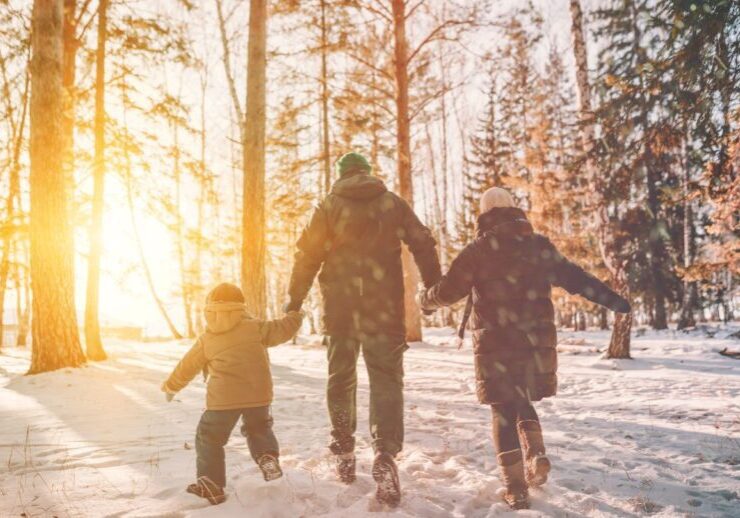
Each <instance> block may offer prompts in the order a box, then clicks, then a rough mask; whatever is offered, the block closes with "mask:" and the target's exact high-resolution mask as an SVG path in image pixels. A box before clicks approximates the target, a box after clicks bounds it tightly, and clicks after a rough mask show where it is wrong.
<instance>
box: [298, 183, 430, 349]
mask: <svg viewBox="0 0 740 518" xmlns="http://www.w3.org/2000/svg"><path fill="white" fill-rule="evenodd" d="M401 243H405V244H406V245H408V247H409V250H410V251H411V253H412V254H413V256H414V260H415V261H416V264H417V266H418V267H419V271H420V273H421V277H422V280H423V282H424V284H425V286H432V285H433V284H434V283H435V282H437V281H438V280H439V278H440V277H441V271H440V266H439V260H438V258H437V252H436V247H435V245H436V243H435V241H434V238H433V237H432V234H431V232H430V231H429V229H427V228H426V227H425V226H424V225H423V224H422V223H421V222H420V221H419V219H418V218H417V217H416V215H415V214H414V212H413V210H412V209H411V207H409V205H408V203H406V201H405V200H403V199H402V198H400V197H399V196H397V195H395V194H393V193H392V192H390V191H388V190H387V189H386V187H385V185H384V184H383V182H382V181H381V180H380V179H379V178H377V177H375V176H371V175H369V174H364V173H359V172H356V173H353V174H345V175H344V176H343V177H342V178H340V179H339V180H338V181H337V182H335V183H334V186H333V187H332V190H331V192H330V193H329V195H328V196H327V197H326V198H325V199H324V200H323V201H322V202H321V203H320V204H319V206H318V207H317V208H316V209H315V211H314V213H313V215H312V217H311V221H310V222H309V224H308V226H307V227H306V228H305V229H304V230H303V233H302V235H301V237H300V239H299V240H298V243H297V245H296V246H297V248H298V251H297V253H296V257H295V265H294V266H293V273H292V275H291V279H290V286H289V296H290V302H289V303H288V309H297V308H300V306H301V304H302V303H303V300H304V298H305V297H306V294H307V293H308V290H309V289H310V287H311V284H312V283H313V279H314V277H315V276H316V273H317V272H319V270H321V271H320V273H319V284H320V287H321V294H322V296H323V301H324V322H323V323H324V331H325V332H326V333H327V334H328V335H330V336H336V337H342V336H360V337H361V336H362V335H374V336H378V335H385V337H386V338H387V339H388V340H392V341H395V342H397V343H403V342H404V341H405V324H404V289H403V270H402V267H401Z"/></svg>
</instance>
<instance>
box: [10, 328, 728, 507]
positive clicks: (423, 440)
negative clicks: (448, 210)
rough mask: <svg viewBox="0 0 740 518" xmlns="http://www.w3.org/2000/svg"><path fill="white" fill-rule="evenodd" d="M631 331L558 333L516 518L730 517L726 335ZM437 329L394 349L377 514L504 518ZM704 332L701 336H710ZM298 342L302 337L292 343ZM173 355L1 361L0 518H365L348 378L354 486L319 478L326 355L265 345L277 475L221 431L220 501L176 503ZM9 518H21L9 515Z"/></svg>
mask: <svg viewBox="0 0 740 518" xmlns="http://www.w3.org/2000/svg"><path fill="white" fill-rule="evenodd" d="M728 333H729V331H728V330H724V331H720V332H718V333H717V334H716V335H715V336H714V337H709V336H707V334H706V333H704V332H700V331H697V332H695V333H693V334H691V335H686V334H683V333H676V332H666V333H660V334H658V333H652V332H647V333H646V334H644V335H643V336H641V337H639V338H636V339H634V341H633V355H634V356H635V358H636V359H635V360H633V361H610V360H603V359H601V355H600V353H599V352H598V349H602V348H603V347H604V345H605V344H606V340H607V335H606V334H605V333H600V332H588V333H578V334H573V333H561V337H560V338H561V346H560V349H561V354H560V360H561V367H560V391H559V394H558V396H557V397H555V398H551V399H548V400H545V401H543V402H541V403H539V404H538V405H537V409H538V410H539V412H540V416H541V418H542V422H543V426H544V429H545V440H546V444H547V446H548V448H549V450H548V452H549V455H550V458H551V459H552V460H553V465H554V469H553V473H552V476H551V480H550V482H548V484H547V485H546V486H545V487H544V488H543V489H542V490H536V491H533V492H532V504H533V505H532V507H533V509H532V510H531V511H522V512H520V513H519V514H520V515H522V516H637V515H644V514H651V515H653V516H740V435H739V432H740V362H738V361H737V360H733V359H729V358H726V357H723V356H720V355H719V354H717V351H719V350H720V349H722V348H723V347H726V346H729V347H730V348H731V349H739V348H740V341H738V340H734V339H728V338H723V337H724V336H726V335H727V334H728ZM451 334H452V331H451V330H437V329H433V330H428V332H427V342H426V343H423V344H413V345H412V347H411V349H410V350H409V351H408V353H407V355H406V373H407V374H406V447H405V449H404V451H403V453H402V454H401V456H400V457H399V468H400V476H401V482H402V485H403V488H404V495H403V502H402V505H401V507H400V508H399V509H398V510H396V511H395V512H394V513H393V514H394V515H399V516H423V517H446V516H459V517H463V516H465V517H469V516H470V517H486V516H498V515H503V514H506V513H507V509H506V507H505V505H504V504H503V502H502V501H501V498H500V495H499V493H500V491H501V484H500V482H499V480H498V477H497V472H496V461H495V456H494V453H493V448H492V445H491V440H490V411H489V409H488V408H487V407H484V406H481V405H478V404H477V403H476V401H475V396H474V391H473V390H474V382H473V369H472V355H471V350H470V347H469V345H468V346H467V347H466V348H464V349H463V350H462V351H457V350H456V349H455V348H454V347H453V346H452V342H453V339H452V336H451ZM710 334H711V333H710ZM311 341H312V340H310V339H307V338H305V337H304V338H303V339H302V342H304V343H306V344H307V343H309V342H311ZM186 348H187V344H185V343H177V342H168V343H131V342H117V343H112V344H109V345H108V350H109V352H110V353H111V357H112V359H111V360H109V361H106V362H103V363H96V364H91V365H89V366H87V367H85V368H83V369H79V370H72V369H66V370H61V371H58V372H53V373H48V374H42V375H38V376H23V375H22V374H23V372H24V371H25V370H26V369H27V366H28V353H27V351H23V350H20V349H16V348H6V349H4V350H3V351H2V353H1V354H0V423H1V424H0V516H3V517H5V516H15V517H17V516H25V517H31V516H44V517H47V516H48V517H51V516H58V517H60V518H61V517H65V516H90V517H102V516H111V517H113V516H116V517H143V516H151V517H155V516H156V517H164V516H170V517H194V516H203V517H208V516H250V517H251V516H265V517H286V518H287V517H290V518H294V517H302V516H335V517H340V516H341V517H348V516H364V515H368V514H370V513H372V514H371V515H372V516H380V515H382V513H383V512H384V511H383V510H379V509H377V508H376V506H375V504H374V500H373V497H372V496H373V492H374V484H373V481H372V478H371V477H370V475H369V471H370V463H371V458H372V457H371V451H370V449H369V448H368V444H369V442H368V433H367V397H368V391H367V377H366V375H365V374H364V372H363V369H364V367H363V366H361V368H360V372H361V382H360V389H359V407H360V409H361V411H360V423H359V432H360V433H359V441H358V446H359V462H358V480H357V482H356V483H355V484H354V485H352V486H349V487H346V486H342V485H340V484H339V483H338V482H336V481H335V478H334V475H333V472H332V465H331V463H330V458H329V456H328V455H327V450H326V444H327V442H328V440H327V435H328V425H327V417H326V412H325V409H324V406H325V396H324V383H325V378H326V361H325V351H324V349H323V348H322V347H320V346H316V345H299V346H291V345H283V346H280V347H278V348H276V349H273V353H272V361H273V375H274V378H275V385H276V400H275V404H274V415H275V429H276V432H277V435H278V438H279V439H280V442H281V447H282V464H283V467H284V469H285V474H286V476H285V477H284V478H283V479H281V480H279V481H277V482H272V483H269V484H268V483H265V482H263V481H262V479H261V477H260V476H259V475H258V471H257V468H256V467H255V466H254V465H253V463H252V461H251V459H250V458H249V455H248V453H247V450H246V446H245V444H244V440H243V439H242V438H241V437H240V436H239V435H238V427H237V429H236V430H235V431H234V435H233V437H232V439H231V441H230V443H229V445H228V447H227V465H228V468H227V476H228V483H229V488H228V489H227V491H228V496H229V498H228V500H227V502H226V503H224V504H223V505H221V506H217V507H211V506H209V505H208V504H206V503H204V501H202V500H199V499H197V498H196V497H194V496H192V495H188V494H186V493H185V492H184V491H183V490H184V488H185V486H186V485H187V484H188V483H190V482H192V481H193V479H194V473H195V452H194V451H193V437H194V433H195V426H196V424H197V422H198V418H199V417H200V413H201V409H202V407H203V404H204V385H203V382H202V381H200V380H198V381H196V382H194V383H193V384H192V385H191V386H189V387H188V388H187V389H185V391H183V392H182V393H181V394H180V395H178V396H177V398H176V400H175V401H174V402H173V403H170V404H167V403H165V401H164V398H163V395H162V393H161V392H160V391H159V386H160V383H161V382H162V380H163V378H164V377H165V376H166V375H167V373H168V372H169V370H170V369H171V368H172V367H173V366H174V365H175V363H176V361H177V360H178V359H179V357H180V356H181V354H182V353H183V352H184V351H185V350H186ZM23 513H25V514H23Z"/></svg>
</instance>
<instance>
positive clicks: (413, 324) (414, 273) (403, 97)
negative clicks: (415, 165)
mask: <svg viewBox="0 0 740 518" xmlns="http://www.w3.org/2000/svg"><path fill="white" fill-rule="evenodd" d="M392 7H393V37H394V69H395V79H396V145H397V147H398V158H397V162H398V163H397V170H398V190H399V194H400V195H401V197H402V198H404V199H405V200H406V201H407V202H408V203H409V205H411V208H413V207H414V185H413V181H412V178H411V119H410V116H409V74H408V44H407V41H406V2H405V1H404V0H392ZM401 260H402V263H403V288H404V305H405V308H406V309H405V311H406V340H407V341H408V342H418V341H420V340H421V339H422V335H421V314H420V313H419V307H418V306H417V304H416V289H417V285H418V284H419V271H418V270H417V268H416V264H415V263H414V260H413V257H412V256H411V252H409V250H408V248H406V247H405V246H404V247H403V252H402V253H401Z"/></svg>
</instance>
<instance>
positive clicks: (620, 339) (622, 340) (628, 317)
mask: <svg viewBox="0 0 740 518" xmlns="http://www.w3.org/2000/svg"><path fill="white" fill-rule="evenodd" d="M615 277H616V283H615V285H614V289H615V291H616V292H617V293H619V294H620V295H622V296H623V297H624V298H626V299H629V287H628V285H627V274H626V272H624V271H620V272H617V275H616V276H615ZM631 330H632V313H626V314H625V313H617V314H616V316H615V317H614V328H613V329H612V337H611V340H610V341H609V349H608V350H607V352H606V357H607V358H622V359H630V358H631V356H630V332H631Z"/></svg>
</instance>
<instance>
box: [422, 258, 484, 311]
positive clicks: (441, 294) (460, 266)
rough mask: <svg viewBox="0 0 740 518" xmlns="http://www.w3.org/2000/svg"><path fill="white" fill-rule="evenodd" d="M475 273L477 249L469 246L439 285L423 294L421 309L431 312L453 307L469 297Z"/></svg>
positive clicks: (456, 259)
mask: <svg viewBox="0 0 740 518" xmlns="http://www.w3.org/2000/svg"><path fill="white" fill-rule="evenodd" d="M474 272H475V249H474V248H473V247H472V246H471V245H468V246H466V247H465V248H463V250H462V252H460V255H458V256H457V257H456V258H455V259H454V260H453V261H452V264H451V265H450V270H449V271H448V272H447V274H446V275H445V276H443V277H442V279H440V281H439V282H438V283H437V284H435V285H434V286H432V287H431V288H428V289H426V290H425V291H424V292H422V294H421V296H420V299H421V300H420V303H421V308H422V309H423V310H426V311H431V310H434V309H437V308H440V307H442V306H451V305H452V304H454V303H455V302H457V301H459V300H460V299H462V298H464V297H465V296H467V295H468V294H469V293H470V290H471V289H472V288H473V277H474Z"/></svg>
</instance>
